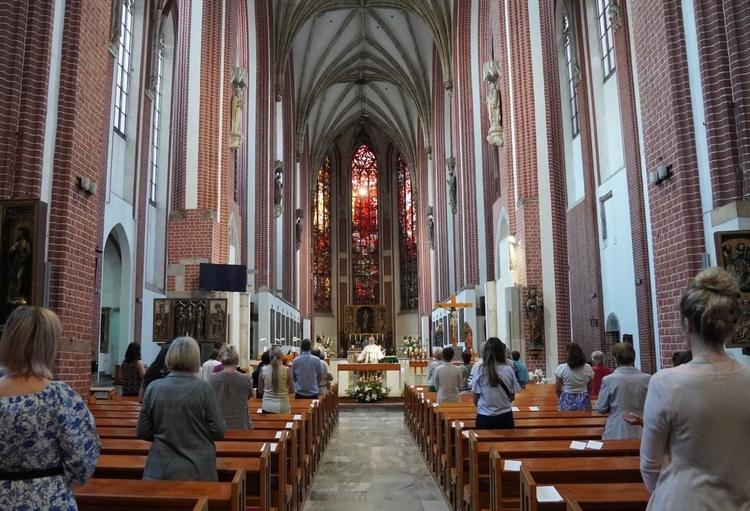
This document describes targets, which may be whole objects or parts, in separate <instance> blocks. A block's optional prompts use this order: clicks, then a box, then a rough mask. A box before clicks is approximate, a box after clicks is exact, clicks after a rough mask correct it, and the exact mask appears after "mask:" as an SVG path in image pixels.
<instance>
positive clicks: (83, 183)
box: [76, 176, 99, 195]
mask: <svg viewBox="0 0 750 511" xmlns="http://www.w3.org/2000/svg"><path fill="white" fill-rule="evenodd" d="M76 186H77V187H78V188H80V189H81V190H83V191H84V192H86V193H87V194H89V195H96V192H97V190H98V189H99V185H97V183H96V181H92V180H91V178H90V177H88V176H78V177H77V178H76Z"/></svg>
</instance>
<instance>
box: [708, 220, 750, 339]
mask: <svg viewBox="0 0 750 511" xmlns="http://www.w3.org/2000/svg"><path fill="white" fill-rule="evenodd" d="M714 240H715V242H716V263H717V265H718V266H720V267H721V268H724V269H725V270H726V271H727V273H729V274H730V275H732V276H733V277H734V278H735V279H737V282H738V283H739V286H740V292H741V293H742V299H741V300H740V304H741V307H742V313H741V315H740V319H739V320H738V321H737V331H736V332H735V335H734V339H732V340H731V341H729V342H728V343H727V348H749V347H750V231H719V232H716V233H715V234H714Z"/></svg>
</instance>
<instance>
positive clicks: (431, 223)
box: [427, 206, 435, 250]
mask: <svg viewBox="0 0 750 511" xmlns="http://www.w3.org/2000/svg"><path fill="white" fill-rule="evenodd" d="M427 244H428V245H429V246H430V250H434V249H435V217H434V215H433V214H432V206H427Z"/></svg>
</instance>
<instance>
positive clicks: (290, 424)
mask: <svg viewBox="0 0 750 511" xmlns="http://www.w3.org/2000/svg"><path fill="white" fill-rule="evenodd" d="M293 427H294V423H293V422H287V423H286V429H292V428H293Z"/></svg>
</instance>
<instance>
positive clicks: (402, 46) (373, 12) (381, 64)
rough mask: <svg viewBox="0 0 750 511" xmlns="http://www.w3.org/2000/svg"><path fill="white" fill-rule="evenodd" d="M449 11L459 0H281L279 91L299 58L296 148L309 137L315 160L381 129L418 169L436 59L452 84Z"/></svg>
mask: <svg viewBox="0 0 750 511" xmlns="http://www.w3.org/2000/svg"><path fill="white" fill-rule="evenodd" d="M451 9H452V1H451V0H277V1H276V4H275V19H276V20H277V23H276V44H277V46H276V49H277V51H276V63H275V73H276V84H277V90H276V93H277V99H278V98H279V97H280V95H281V93H282V92H283V90H282V88H281V87H280V86H279V84H284V83H286V82H285V79H286V76H285V73H286V72H287V70H288V69H290V67H289V63H290V60H291V64H292V66H291V69H293V72H294V84H295V89H296V90H295V91H294V93H295V98H296V108H297V119H298V124H297V132H296V133H295V144H296V149H297V154H298V155H302V154H303V144H304V141H305V137H306V136H307V137H308V138H309V143H310V153H309V154H308V155H307V156H309V158H310V160H309V161H310V163H311V164H312V165H313V166H314V165H316V164H317V163H319V162H320V161H321V160H322V157H323V155H324V154H325V152H326V151H328V150H330V148H331V147H332V146H333V145H334V144H335V143H336V141H337V140H339V139H340V138H342V137H346V139H347V140H349V139H353V138H354V136H355V133H357V132H360V131H361V130H363V129H364V130H365V131H366V132H373V131H379V132H380V133H382V135H383V136H385V137H386V138H387V139H388V140H390V141H391V142H392V143H394V144H395V145H396V147H398V149H399V151H400V152H401V153H402V154H403V155H404V157H405V158H406V160H407V162H408V164H409V165H410V167H412V168H414V165H415V162H416V161H417V160H416V156H417V155H416V150H417V147H418V144H417V141H418V140H419V139H418V138H417V137H420V136H421V137H423V140H422V142H423V144H424V146H425V147H430V146H431V139H432V136H431V133H430V126H431V122H430V97H431V88H432V84H431V80H432V74H433V63H435V65H440V66H441V67H442V72H443V77H444V84H441V86H444V87H445V88H447V89H451V88H452V83H453V82H452V76H451V62H450V42H451V38H450V27H451V21H450V13H451ZM433 55H435V57H436V59H435V60H434V61H433Z"/></svg>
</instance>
